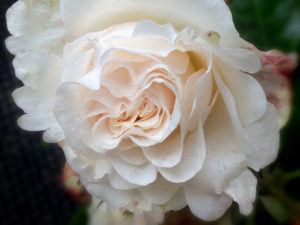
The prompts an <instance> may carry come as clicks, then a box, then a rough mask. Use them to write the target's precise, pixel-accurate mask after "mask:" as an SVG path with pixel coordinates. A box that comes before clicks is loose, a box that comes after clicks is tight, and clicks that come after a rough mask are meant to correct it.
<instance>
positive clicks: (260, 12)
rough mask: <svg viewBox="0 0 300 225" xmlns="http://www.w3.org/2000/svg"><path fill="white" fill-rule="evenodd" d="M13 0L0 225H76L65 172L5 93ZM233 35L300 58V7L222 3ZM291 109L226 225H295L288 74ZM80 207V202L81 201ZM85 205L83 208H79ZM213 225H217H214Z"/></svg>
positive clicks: (2, 75) (295, 152) (184, 219)
mask: <svg viewBox="0 0 300 225" xmlns="http://www.w3.org/2000/svg"><path fill="white" fill-rule="evenodd" d="M14 2H15V0H1V2H0V37H1V40H0V41H1V48H0V60H1V66H0V224H1V225H17V224H18V225H84V224H86V221H87V215H86V204H85V203H79V202H80V201H78V199H77V200H76V198H74V194H72V193H70V192H66V191H65V190H64V188H63V187H62V185H61V173H62V171H63V167H64V165H65V159H64V156H63V153H62V151H61V150H60V149H59V148H58V147H57V146H56V145H49V144H46V143H44V142H43V141H42V138H41V133H39V132H26V131H23V130H21V129H20V128H19V127H18V126H17V124H16V121H17V118H18V117H19V116H20V115H21V114H22V110H20V109H19V108H18V107H17V106H16V105H15V104H14V102H13V100H12V97H11V93H12V91H13V90H14V89H16V88H17V87H20V86H22V84H21V82H20V81H19V80H17V78H15V76H14V71H13V68H12V65H11V61H12V56H11V55H10V54H9V53H8V52H7V50H6V49H5V46H4V40H5V38H6V37H8V35H9V34H8V32H7V28H6V21H5V13H6V10H7V9H8V8H9V7H10V6H11V5H12V4H13V3H14ZM228 3H229V5H230V8H231V10H232V13H233V19H234V22H235V24H236V27H237V29H238V31H239V32H240V34H241V36H242V37H243V38H244V39H245V40H247V41H250V42H252V43H253V44H254V45H255V46H257V47H258V48H259V49H261V50H270V49H279V50H281V51H283V52H285V53H290V52H297V53H298V54H300V0H231V1H228ZM290 79H291V83H292V88H293V108H292V114H291V117H290V120H289V122H288V124H287V126H286V127H285V128H284V129H283V130H282V131H281V148H280V154H279V156H278V158H277V160H276V161H275V162H274V163H273V164H272V165H271V166H269V167H268V168H266V169H264V170H263V171H262V172H261V173H260V174H258V177H259V180H260V181H259V187H258V195H257V200H256V202H255V207H254V210H253V213H252V214H251V215H250V216H248V217H245V216H241V215H240V214H239V211H238V207H237V205H236V204H233V206H232V207H231V209H230V210H229V212H228V213H227V214H226V215H225V220H224V221H223V224H224V225H225V224H226V225H229V224H230V223H229V222H230V221H231V224H233V225H240V224H241V225H242V224H245V225H273V224H274V225H276V224H287V225H300V214H299V212H300V154H299V153H300V147H299V145H300V144H299V140H300V70H299V68H298V69H297V70H296V71H295V72H294V73H293V74H292V75H290ZM81 200H82V199H81ZM81 202H86V201H81ZM165 224H172V225H179V224H180V225H181V224H182V225H189V224H191V225H193V224H206V223H203V222H201V221H199V220H198V219H196V218H194V217H193V216H192V215H191V213H190V212H189V210H188V209H184V210H182V211H180V212H176V213H174V212H171V213H168V214H167V215H166V221H165ZM219 224H220V223H219Z"/></svg>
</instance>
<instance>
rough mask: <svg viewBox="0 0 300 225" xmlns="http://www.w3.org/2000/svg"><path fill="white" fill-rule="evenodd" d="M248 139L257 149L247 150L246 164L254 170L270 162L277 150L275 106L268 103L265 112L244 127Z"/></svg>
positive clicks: (277, 132)
mask: <svg viewBox="0 0 300 225" xmlns="http://www.w3.org/2000/svg"><path fill="white" fill-rule="evenodd" d="M246 132H247V134H248V136H249V138H250V141H251V142H252V143H253V144H254V145H255V146H256V148H257V150H252V151H248V152H247V154H248V157H249V159H248V164H249V166H250V167H252V168H253V169H255V170H257V171H258V170H259V169H261V168H264V167H265V166H267V165H269V164H270V163H272V162H273V161H274V160H275V159H276V157H277V155H278V150H279V139H280V136H279V129H278V121H277V112H276V109H275V107H274V106H273V105H272V104H271V103H268V108H267V112H266V113H265V115H264V116H263V117H262V118H261V119H260V120H259V121H257V122H255V123H253V124H251V125H250V126H248V127H246Z"/></svg>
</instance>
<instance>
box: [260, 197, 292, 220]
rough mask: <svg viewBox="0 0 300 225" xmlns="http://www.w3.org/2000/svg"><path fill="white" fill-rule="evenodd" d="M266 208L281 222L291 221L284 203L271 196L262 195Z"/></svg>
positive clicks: (261, 198)
mask: <svg viewBox="0 0 300 225" xmlns="http://www.w3.org/2000/svg"><path fill="white" fill-rule="evenodd" d="M260 200H261V201H262V203H263V205H264V207H265V209H266V210H267V211H268V212H269V213H270V215H271V216H272V217H273V218H274V219H275V220H276V221H277V222H278V223H280V224H285V223H287V222H288V221H289V212H288V211H287V210H286V209H285V207H284V206H282V204H281V203H280V202H279V201H277V200H276V199H275V198H273V197H271V196H264V197H260Z"/></svg>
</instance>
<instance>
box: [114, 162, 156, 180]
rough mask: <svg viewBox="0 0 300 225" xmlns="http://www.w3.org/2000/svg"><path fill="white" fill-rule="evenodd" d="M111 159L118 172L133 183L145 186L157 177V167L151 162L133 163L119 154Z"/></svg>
mask: <svg viewBox="0 0 300 225" xmlns="http://www.w3.org/2000/svg"><path fill="white" fill-rule="evenodd" d="M109 160H110V162H111V163H112V165H113V167H114V168H115V170H116V171H117V173H118V174H119V175H120V176H121V177H123V178H124V179H125V180H127V181H128V182H130V183H132V184H137V185H141V186H144V185H148V184H150V183H152V182H153V181H154V180H155V179H156V176H157V172H156V169H155V167H154V166H153V165H152V164H150V163H147V164H143V165H140V166H138V165H133V164H129V163H127V162H125V161H123V160H121V159H120V158H119V156H112V157H110V158H109Z"/></svg>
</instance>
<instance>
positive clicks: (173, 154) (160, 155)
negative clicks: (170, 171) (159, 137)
mask: <svg viewBox="0 0 300 225" xmlns="http://www.w3.org/2000/svg"><path fill="white" fill-rule="evenodd" d="M181 135H182V134H181V132H180V129H177V130H175V131H174V132H173V133H172V134H171V135H170V136H169V137H167V139H165V140H164V141H163V142H162V143H160V144H157V145H154V146H150V147H145V148H143V151H144V154H145V156H146V157H147V158H148V159H149V160H150V161H151V163H152V164H153V165H155V166H159V167H167V168H169V167H174V166H175V165H176V164H178V163H179V161H180V159H181V156H182V152H183V141H182V140H183V138H182V137H181Z"/></svg>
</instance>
